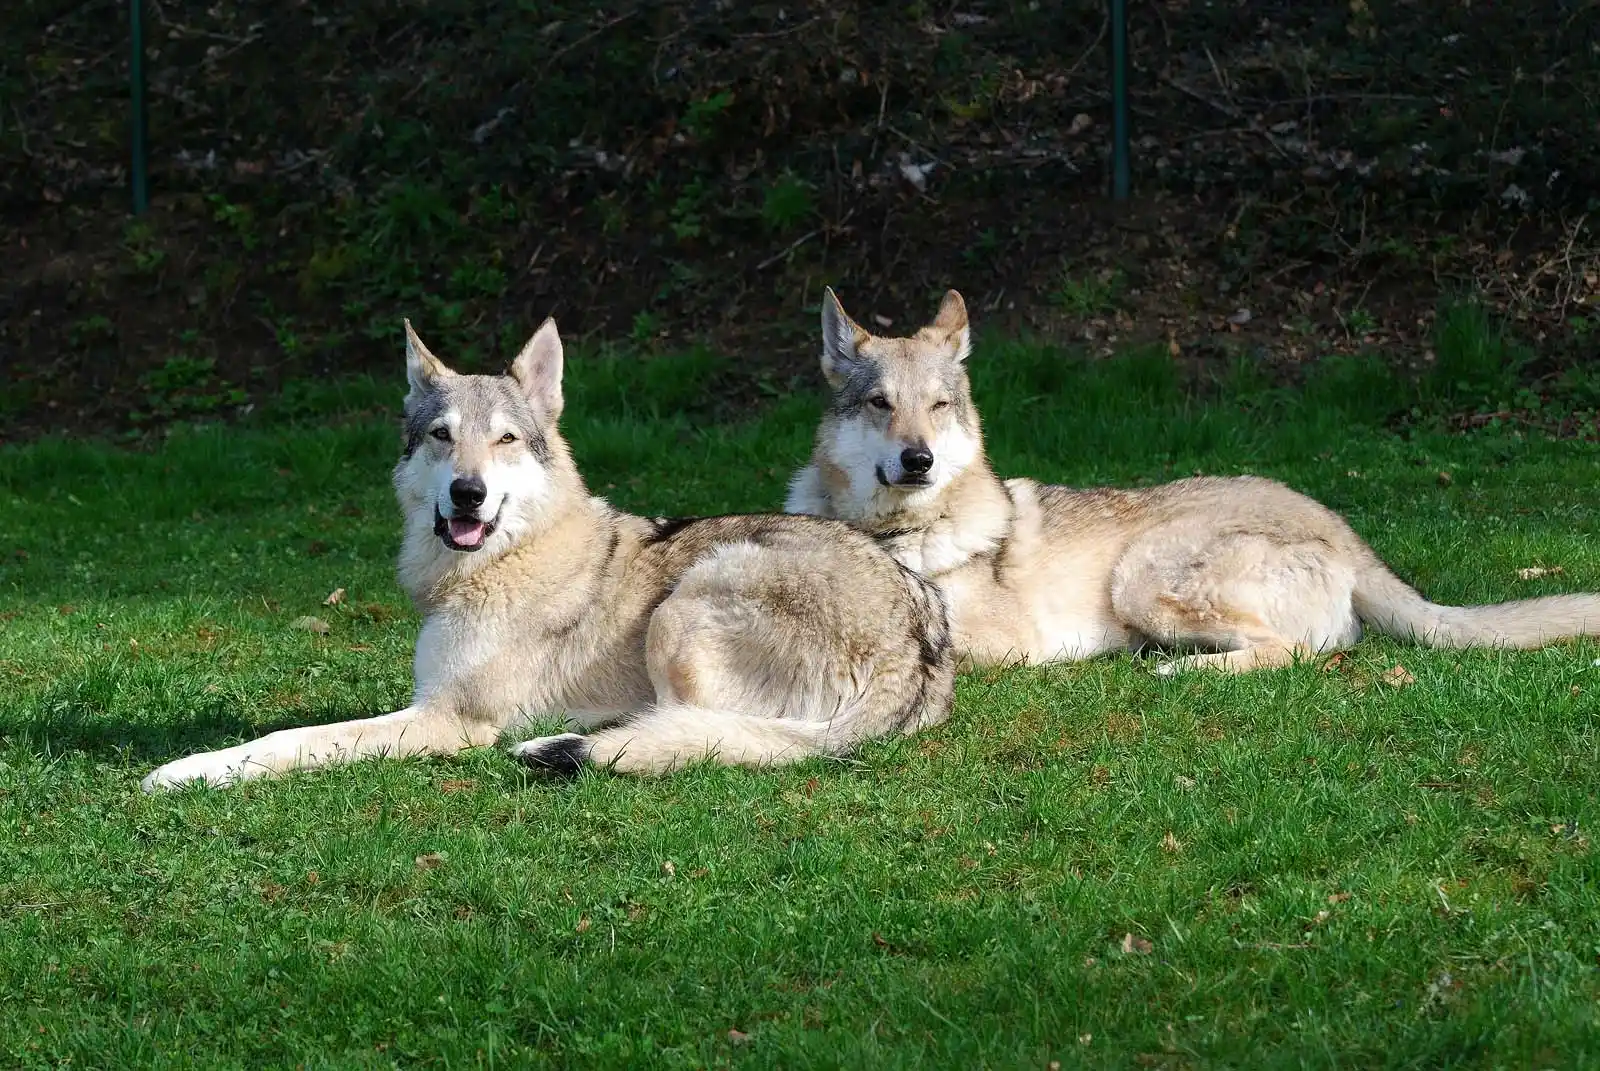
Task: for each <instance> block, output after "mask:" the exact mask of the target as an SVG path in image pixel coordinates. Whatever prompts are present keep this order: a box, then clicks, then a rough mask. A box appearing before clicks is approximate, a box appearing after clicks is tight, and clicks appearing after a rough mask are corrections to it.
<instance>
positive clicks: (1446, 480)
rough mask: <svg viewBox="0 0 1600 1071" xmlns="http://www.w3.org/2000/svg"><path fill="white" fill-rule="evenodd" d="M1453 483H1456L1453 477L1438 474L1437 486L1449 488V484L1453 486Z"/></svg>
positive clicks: (1443, 473)
mask: <svg viewBox="0 0 1600 1071" xmlns="http://www.w3.org/2000/svg"><path fill="white" fill-rule="evenodd" d="M1455 482H1456V481H1455V477H1453V476H1451V475H1450V474H1449V473H1448V472H1441V473H1439V486H1440V487H1449V486H1450V485H1451V484H1453V483H1455Z"/></svg>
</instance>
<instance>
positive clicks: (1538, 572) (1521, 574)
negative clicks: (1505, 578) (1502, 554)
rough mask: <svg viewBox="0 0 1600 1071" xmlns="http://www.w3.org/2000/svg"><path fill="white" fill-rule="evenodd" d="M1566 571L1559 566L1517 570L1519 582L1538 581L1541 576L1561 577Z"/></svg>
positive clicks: (1535, 566)
mask: <svg viewBox="0 0 1600 1071" xmlns="http://www.w3.org/2000/svg"><path fill="white" fill-rule="evenodd" d="M1565 572H1566V570H1565V569H1563V568H1561V566H1559V565H1549V566H1545V565H1530V566H1528V567H1527V568H1526V569H1518V570H1517V579H1518V580H1538V579H1539V578H1540V577H1541V576H1560V575H1561V574H1563V573H1565Z"/></svg>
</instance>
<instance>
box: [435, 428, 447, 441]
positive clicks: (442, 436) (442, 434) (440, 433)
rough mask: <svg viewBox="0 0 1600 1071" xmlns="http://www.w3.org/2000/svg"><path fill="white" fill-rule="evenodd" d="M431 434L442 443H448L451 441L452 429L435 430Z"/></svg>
mask: <svg viewBox="0 0 1600 1071" xmlns="http://www.w3.org/2000/svg"><path fill="white" fill-rule="evenodd" d="M430 434H431V435H432V436H433V437H434V438H435V439H438V440H439V441H440V442H442V443H447V442H449V441H450V429H449V428H434V429H433V431H432V432H430Z"/></svg>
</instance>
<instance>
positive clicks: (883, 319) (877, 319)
mask: <svg viewBox="0 0 1600 1071" xmlns="http://www.w3.org/2000/svg"><path fill="white" fill-rule="evenodd" d="M872 322H873V323H875V324H877V325H878V326H879V327H883V328H889V327H893V326H894V321H893V320H891V319H889V317H887V316H882V315H879V314H878V313H873V314H872Z"/></svg>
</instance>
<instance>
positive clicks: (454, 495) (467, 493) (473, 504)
mask: <svg viewBox="0 0 1600 1071" xmlns="http://www.w3.org/2000/svg"><path fill="white" fill-rule="evenodd" d="M488 497H489V488H487V487H485V486H484V483H483V477H481V476H457V477H456V478H455V479H453V480H451V481H450V504H451V505H453V506H455V508H456V509H459V510H465V511H467V512H469V513H470V512H471V511H473V510H475V509H477V508H478V507H479V506H481V505H483V500H484V499H486V498H488Z"/></svg>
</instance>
